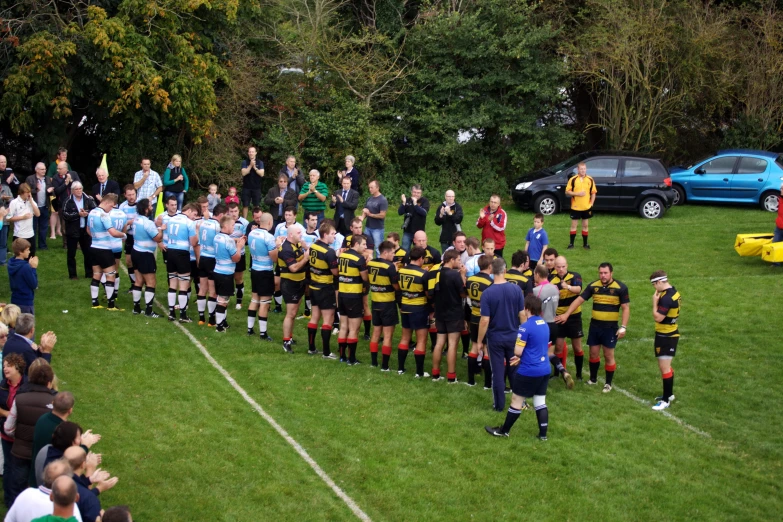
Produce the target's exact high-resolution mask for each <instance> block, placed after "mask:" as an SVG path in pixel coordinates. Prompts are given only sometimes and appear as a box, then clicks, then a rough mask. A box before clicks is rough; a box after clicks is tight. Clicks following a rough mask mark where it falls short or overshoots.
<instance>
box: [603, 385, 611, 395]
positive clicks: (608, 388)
mask: <svg viewBox="0 0 783 522" xmlns="http://www.w3.org/2000/svg"><path fill="white" fill-rule="evenodd" d="M602 391H603V392H604V393H609V392H610V391H612V385H611V384H604V389H603V390H602Z"/></svg>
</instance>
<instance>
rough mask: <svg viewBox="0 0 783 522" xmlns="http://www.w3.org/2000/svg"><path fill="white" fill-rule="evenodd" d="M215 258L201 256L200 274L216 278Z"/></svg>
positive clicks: (212, 278) (199, 261)
mask: <svg viewBox="0 0 783 522" xmlns="http://www.w3.org/2000/svg"><path fill="white" fill-rule="evenodd" d="M215 263H216V261H215V258H214V257H204V256H201V257H200V258H199V260H198V275H199V277H206V278H207V279H211V280H213V281H214V280H215Z"/></svg>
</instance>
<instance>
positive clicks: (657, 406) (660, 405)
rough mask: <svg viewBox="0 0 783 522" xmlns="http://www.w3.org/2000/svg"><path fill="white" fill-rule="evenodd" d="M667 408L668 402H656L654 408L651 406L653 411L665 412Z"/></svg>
mask: <svg viewBox="0 0 783 522" xmlns="http://www.w3.org/2000/svg"><path fill="white" fill-rule="evenodd" d="M668 407H669V403H668V402H666V401H658V402H656V403H655V406H653V407H652V409H653V410H654V411H661V410H665V409H666V408H668Z"/></svg>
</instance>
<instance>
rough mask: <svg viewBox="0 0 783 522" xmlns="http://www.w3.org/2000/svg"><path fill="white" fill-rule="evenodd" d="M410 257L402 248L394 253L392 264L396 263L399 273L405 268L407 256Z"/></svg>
mask: <svg viewBox="0 0 783 522" xmlns="http://www.w3.org/2000/svg"><path fill="white" fill-rule="evenodd" d="M407 255H408V252H406V251H405V250H403V249H402V248H398V249H397V251H396V252H395V253H394V259H392V262H393V263H394V267H395V268H396V269H397V271H398V272H399V271H400V268H402V267H403V266H405V256H407Z"/></svg>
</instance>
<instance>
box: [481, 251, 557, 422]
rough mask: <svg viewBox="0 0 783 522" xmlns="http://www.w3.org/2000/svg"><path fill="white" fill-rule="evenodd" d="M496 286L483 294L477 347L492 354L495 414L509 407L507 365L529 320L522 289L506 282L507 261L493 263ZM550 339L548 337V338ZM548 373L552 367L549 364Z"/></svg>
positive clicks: (498, 260)
mask: <svg viewBox="0 0 783 522" xmlns="http://www.w3.org/2000/svg"><path fill="white" fill-rule="evenodd" d="M492 275H493V276H494V278H493V279H494V281H493V283H492V285H491V286H490V287H489V288H487V289H486V290H484V292H483V293H482V295H481V319H480V320H479V331H478V335H477V344H478V345H479V346H483V349H484V352H485V353H487V352H488V353H489V361H490V366H491V368H492V399H493V405H492V407H493V408H494V410H495V411H499V412H502V411H503V410H504V409H505V408H506V395H505V389H506V386H505V381H506V372H505V366H506V365H510V364H511V358H512V357H513V356H514V346H515V343H516V340H517V330H518V328H519V324H520V323H522V322H524V321H526V320H527V317H526V316H525V313H524V312H525V300H524V296H523V295H522V290H521V289H520V288H519V286H517V285H515V284H511V283H509V282H508V281H506V277H505V275H506V262H505V261H503V258H498V259H495V260H494V261H492ZM547 337H548V335H547ZM547 373H549V366H548V365H547Z"/></svg>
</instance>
